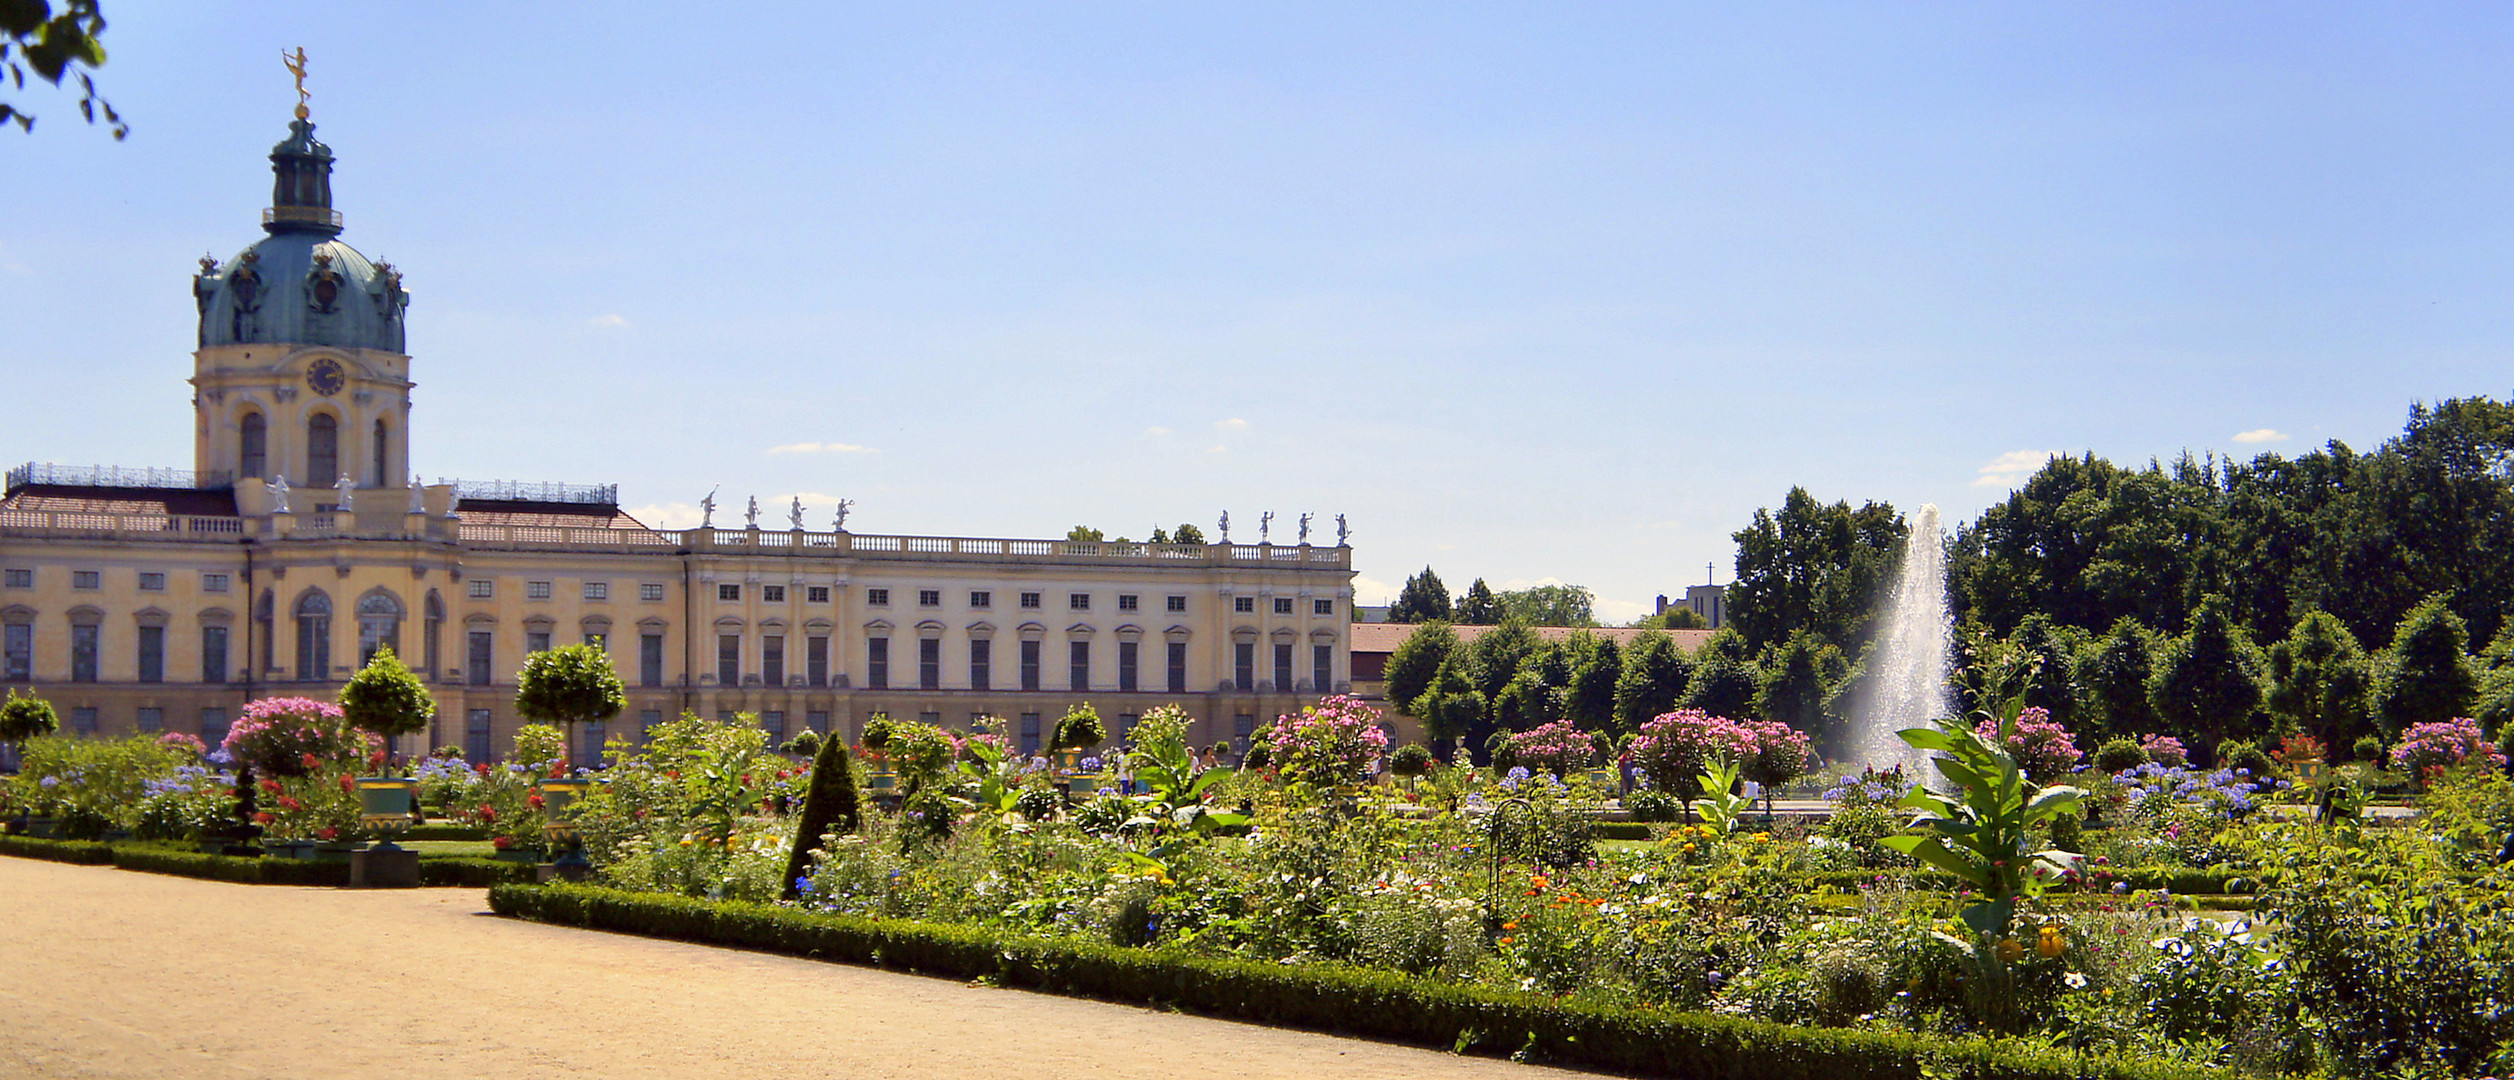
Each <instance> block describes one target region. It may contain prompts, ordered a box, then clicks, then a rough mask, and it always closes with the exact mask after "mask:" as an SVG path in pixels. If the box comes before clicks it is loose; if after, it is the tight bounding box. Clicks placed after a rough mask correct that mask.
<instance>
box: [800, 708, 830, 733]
mask: <svg viewBox="0 0 2514 1080" xmlns="http://www.w3.org/2000/svg"><path fill="white" fill-rule="evenodd" d="M803 726H804V727H807V728H810V729H812V730H813V731H817V732H819V733H821V734H823V735H827V734H829V710H827V709H807V710H804V713H803Z"/></svg>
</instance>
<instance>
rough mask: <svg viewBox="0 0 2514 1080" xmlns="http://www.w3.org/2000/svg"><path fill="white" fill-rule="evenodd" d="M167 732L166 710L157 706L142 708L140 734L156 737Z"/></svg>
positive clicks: (144, 706) (143, 706)
mask: <svg viewBox="0 0 2514 1080" xmlns="http://www.w3.org/2000/svg"><path fill="white" fill-rule="evenodd" d="M164 730H166V710H164V709H161V708H159V707H157V706H155V705H142V706H140V734H142V735H155V734H157V733H158V732H160V731H164Z"/></svg>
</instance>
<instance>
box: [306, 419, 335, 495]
mask: <svg viewBox="0 0 2514 1080" xmlns="http://www.w3.org/2000/svg"><path fill="white" fill-rule="evenodd" d="M339 478H340V421H338V420H334V419H332V414H330V413H316V414H314V418H313V419H311V420H308V421H306V486H307V487H330V486H332V481H334V480H337V479H339Z"/></svg>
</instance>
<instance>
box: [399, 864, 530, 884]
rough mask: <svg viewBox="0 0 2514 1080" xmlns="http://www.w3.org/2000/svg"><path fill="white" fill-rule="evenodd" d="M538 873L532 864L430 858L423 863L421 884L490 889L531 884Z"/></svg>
mask: <svg viewBox="0 0 2514 1080" xmlns="http://www.w3.org/2000/svg"><path fill="white" fill-rule="evenodd" d="M537 870H538V868H537V867H535V866H533V864H531V863H520V862H506V861H504V860H500V859H456V858H428V857H424V856H423V857H421V858H420V860H419V884H421V885H423V886H426V887H428V888H431V889H486V888H488V887H490V886H492V885H507V884H517V885H529V884H531V883H532V882H533V879H534V875H535V873H536V871H537Z"/></svg>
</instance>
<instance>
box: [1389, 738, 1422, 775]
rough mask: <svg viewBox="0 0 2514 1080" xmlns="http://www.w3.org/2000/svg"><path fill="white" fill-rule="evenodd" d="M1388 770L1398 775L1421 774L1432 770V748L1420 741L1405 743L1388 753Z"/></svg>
mask: <svg viewBox="0 0 2514 1080" xmlns="http://www.w3.org/2000/svg"><path fill="white" fill-rule="evenodd" d="M1388 771H1389V772H1392V773H1395V774H1397V775H1399V776H1421V775H1423V774H1424V773H1427V772H1430V771H1432V749H1431V747H1428V746H1425V745H1423V744H1422V743H1407V744H1405V745H1404V746H1400V747H1398V748H1397V751H1396V753H1393V754H1390V755H1388Z"/></svg>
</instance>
